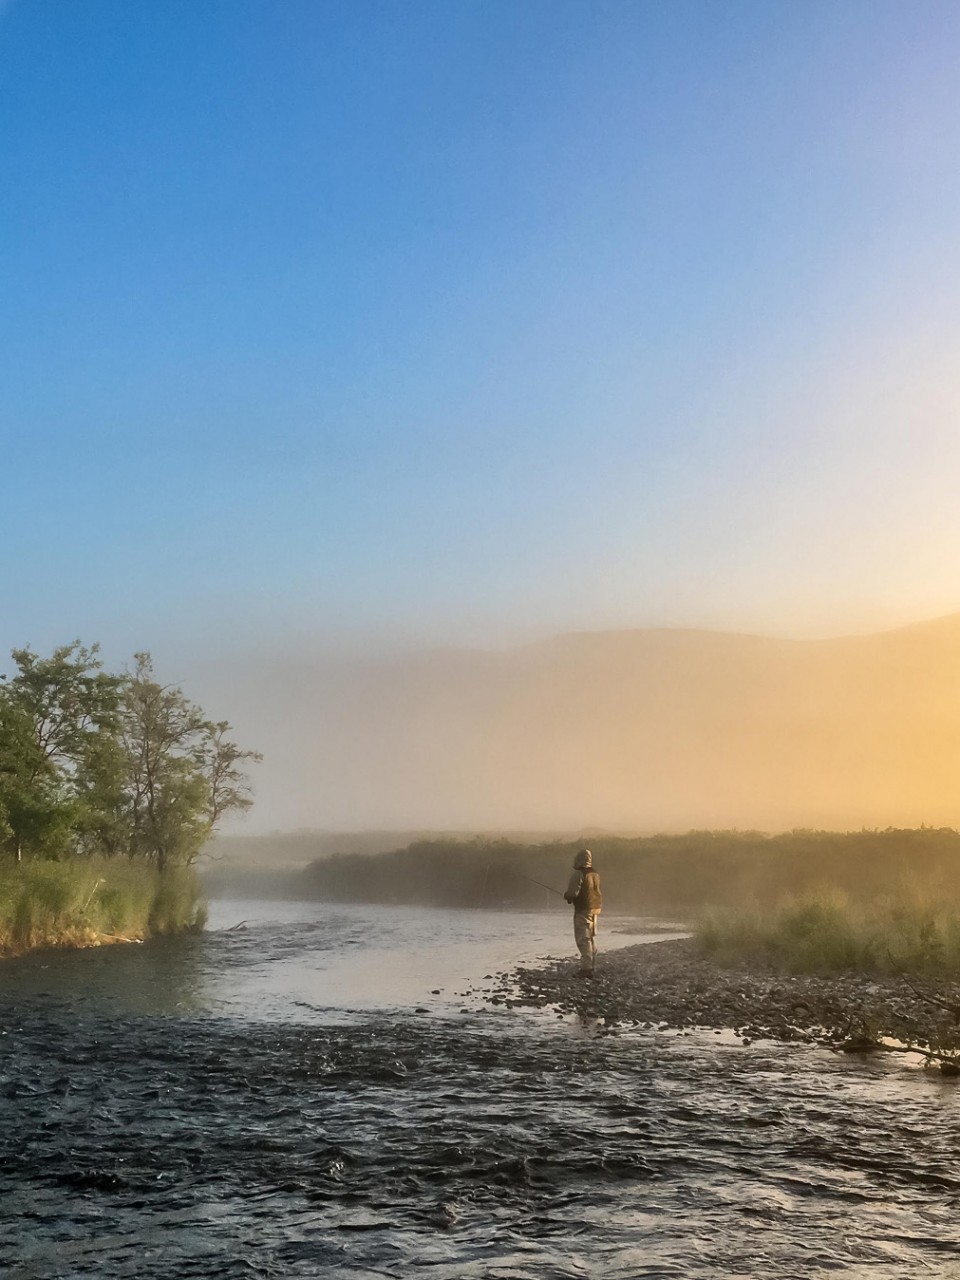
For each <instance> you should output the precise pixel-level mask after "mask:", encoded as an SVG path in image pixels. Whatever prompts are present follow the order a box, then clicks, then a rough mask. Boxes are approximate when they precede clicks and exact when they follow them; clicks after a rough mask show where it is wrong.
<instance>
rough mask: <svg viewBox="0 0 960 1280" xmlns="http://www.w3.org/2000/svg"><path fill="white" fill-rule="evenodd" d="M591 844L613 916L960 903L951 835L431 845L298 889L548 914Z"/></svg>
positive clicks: (328, 868)
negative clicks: (825, 900) (821, 897)
mask: <svg viewBox="0 0 960 1280" xmlns="http://www.w3.org/2000/svg"><path fill="white" fill-rule="evenodd" d="M584 844H588V845H589V847H590V848H591V849H592V850H593V854H594V865H595V866H596V867H597V868H598V869H599V871H600V873H601V876H602V879H603V896H604V903H605V904H606V907H607V909H608V910H609V911H611V912H616V911H623V912H629V913H637V914H641V915H671V914H677V915H680V916H683V917H689V916H692V915H696V914H697V913H698V912H699V911H701V910H702V909H703V908H704V907H710V906H714V907H729V908H742V907H747V908H750V907H757V908H759V909H763V910H769V909H772V908H774V907H775V906H776V905H777V904H778V903H781V902H783V901H784V900H786V899H791V898H802V897H804V896H807V895H810V894H818V893H821V892H829V891H837V892H840V893H843V894H846V895H848V896H849V897H850V898H851V899H852V900H854V901H865V902H869V901H873V900H876V899H881V898H888V899H891V900H899V901H903V900H914V899H925V900H930V901H939V902H942V903H954V904H960V833H958V832H957V831H956V830H954V829H953V828H951V827H943V828H935V827H920V828H912V829H911V828H908V829H896V828H888V829H886V830H869V829H868V830H862V831H847V832H839V831H813V830H794V831H788V832H784V833H782V834H778V835H768V834H766V833H764V832H760V831H689V832H686V833H683V834H661V835H651V836H629V837H628V836H604V835H594V836H591V837H590V838H589V839H588V840H577V841H549V842H546V843H541V844H526V843H521V842H516V841H510V840H497V839H488V838H478V839H474V840H470V841H464V840H422V841H417V842H415V843H413V844H411V845H409V846H408V847H407V848H405V849H398V850H395V851H393V852H390V853H382V854H378V855H364V854H360V853H349V854H347V853H344V854H339V855H335V856H333V857H328V858H320V859H317V860H316V861H314V862H312V863H311V864H310V865H309V866H307V867H306V868H304V870H303V871H302V872H301V873H300V874H299V876H298V878H297V885H296V888H297V889H298V891H299V892H300V893H301V894H302V895H303V896H305V897H309V898H319V899H322V900H326V901H332V902H338V901H339V902H349V901H354V902H387V903H413V904H419V905H432V906H444V907H513V908H528V909H538V908H543V907H546V906H557V905H558V904H560V903H561V898H560V894H559V891H560V890H562V889H563V887H564V886H565V884H566V882H567V877H568V876H569V873H570V864H571V861H572V859H573V855H574V853H575V852H576V850H577V849H578V848H581V847H583V845H584ZM544 885H549V886H550V889H545V888H544V887H543V886H544ZM551 890H552V892H551Z"/></svg>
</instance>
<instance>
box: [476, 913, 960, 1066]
mask: <svg viewBox="0 0 960 1280" xmlns="http://www.w3.org/2000/svg"><path fill="white" fill-rule="evenodd" d="M489 998H490V999H491V1001H492V1002H493V1003H494V1004H499V1005H506V1006H512V1007H537V1008H546V1007H553V1008H556V1010H557V1011H558V1013H559V1014H562V1015H566V1014H576V1015H578V1016H580V1017H581V1018H583V1019H585V1020H591V1021H594V1022H596V1024H597V1025H598V1027H599V1028H600V1029H602V1030H604V1031H609V1032H615V1031H616V1030H617V1029H618V1028H626V1027H642V1028H645V1029H658V1030H661V1031H667V1030H671V1029H673V1030H680V1031H683V1030H689V1029H692V1028H707V1029H713V1030H723V1029H729V1030H731V1031H733V1032H734V1033H735V1034H736V1035H738V1036H740V1037H742V1039H743V1041H744V1042H745V1043H749V1042H751V1041H753V1040H760V1039H770V1040H781V1041H800V1042H803V1043H807V1044H824V1045H827V1046H829V1047H831V1048H840V1049H844V1050H846V1051H848V1052H854V1051H861V1052H866V1051H869V1050H872V1049H880V1048H897V1047H898V1046H901V1047H902V1046H904V1045H910V1046H914V1047H916V1048H917V1049H918V1050H919V1051H920V1052H925V1053H926V1054H927V1056H929V1057H931V1058H932V1059H933V1060H934V1061H935V1062H936V1063H937V1065H941V1066H942V1069H944V1071H945V1073H947V1074H954V1072H955V1070H956V1069H957V1068H958V1064H957V1062H956V1061H955V1060H956V1058H957V1056H958V1055H960V1025H958V1023H960V990H958V984H956V983H952V982H947V981H942V980H930V979H927V978H924V979H919V978H918V979H907V978H903V977H875V976H871V975H863V974H854V973H850V974H839V975H831V976H828V977H821V976H814V975H799V976H797V975H789V974H783V973H776V972H773V971H771V970H770V969H769V968H764V967H763V965H762V964H761V963H751V964H741V965H739V966H737V967H734V968H721V967H720V966H719V965H718V964H716V963H715V962H714V961H713V960H711V959H710V958H708V957H706V956H704V955H703V954H702V953H701V952H700V951H699V950H698V948H697V946H696V944H695V942H694V940H693V939H691V938H683V939H671V940H668V941H664V942H652V943H642V944H638V945H637V946H632V947H625V948H623V949H622V950H620V951H612V952H608V953H606V954H603V955H601V956H600V957H599V958H598V961H597V970H596V974H595V976H594V977H593V978H592V979H590V978H583V977H581V976H580V974H579V972H578V964H577V962H576V961H574V960H552V961H550V962H548V963H547V964H546V965H544V966H542V967H539V968H535V969H532V968H520V969H517V970H516V971H514V972H513V973H511V974H503V975H499V979H498V983H497V986H496V988H495V989H494V991H493V992H492V993H491V995H490V996H489ZM886 1041H895V1042H897V1043H896V1044H895V1045H890V1044H886V1043H884V1042H886Z"/></svg>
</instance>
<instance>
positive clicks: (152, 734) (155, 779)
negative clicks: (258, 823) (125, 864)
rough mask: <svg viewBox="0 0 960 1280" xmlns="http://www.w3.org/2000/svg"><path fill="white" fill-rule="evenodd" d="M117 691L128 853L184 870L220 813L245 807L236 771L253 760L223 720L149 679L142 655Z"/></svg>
mask: <svg viewBox="0 0 960 1280" xmlns="http://www.w3.org/2000/svg"><path fill="white" fill-rule="evenodd" d="M135 662H136V666H135V668H134V672H133V675H132V676H131V677H130V679H129V681H128V683H127V685H126V688H125V690H124V702H123V714H122V735H121V736H122V741H123V747H124V751H125V754H126V761H127V769H128V778H127V787H128V797H129V814H130V827H131V831H130V848H131V852H132V853H134V854H139V855H141V856H143V857H148V858H152V859H154V860H155V861H156V863H157V865H158V866H159V867H160V868H161V869H163V868H165V867H166V866H168V865H171V864H177V865H189V864H190V863H192V862H193V861H195V859H196V858H197V857H198V855H199V853H200V851H201V849H202V847H203V845H204V843H205V842H206V840H207V839H208V838H209V836H210V835H211V834H212V833H213V831H214V829H215V828H216V826H217V824H218V823H219V822H220V820H221V819H222V818H223V816H224V815H225V814H227V813H229V812H231V811H233V810H238V809H245V808H246V807H247V806H248V805H249V804H250V799H249V792H248V786H247V782H246V778H245V775H244V772H243V765H244V764H245V763H246V762H254V761H257V760H259V759H260V758H261V757H260V756H259V754H258V753H257V752H254V751H241V749H240V748H239V747H238V746H236V744H235V743H233V742H231V741H230V740H229V739H228V738H227V734H228V732H229V730H230V726H229V724H228V723H227V722H226V721H219V722H217V723H212V722H211V721H209V720H207V719H205V717H204V715H203V712H202V711H201V710H200V708H199V707H197V706H196V705H195V704H193V703H192V702H190V701H188V699H187V698H186V697H185V696H184V694H183V693H182V691H181V690H180V689H179V688H177V687H176V686H172V685H161V684H158V683H157V681H156V680H155V679H154V675H153V662H152V659H151V657H150V655H149V654H148V653H138V654H136V655H135Z"/></svg>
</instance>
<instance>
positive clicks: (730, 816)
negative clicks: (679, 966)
mask: <svg viewBox="0 0 960 1280" xmlns="http://www.w3.org/2000/svg"><path fill="white" fill-rule="evenodd" d="M184 683H185V685H186V687H188V688H189V689H190V690H191V691H192V692H194V693H195V694H196V696H197V697H198V698H199V700H200V701H201V702H202V703H203V705H204V706H209V707H210V708H211V710H213V711H215V712H218V713H219V709H220V708H223V714H225V715H229V717H230V719H231V721H232V723H233V724H234V726H235V728H236V731H237V734H238V737H239V738H240V740H241V741H243V742H244V744H245V745H249V746H252V747H255V748H256V749H258V750H261V751H262V752H263V753H264V762H263V764H262V766H261V767H260V768H259V769H258V771H257V776H256V779H255V787H256V807H255V809H254V811H253V814H252V815H251V817H250V818H249V819H248V820H247V821H246V823H245V825H244V826H243V827H242V828H240V830H243V831H246V832H249V833H256V832H266V831H271V830H281V829H282V830H292V829H297V828H323V829H327V830H361V829H370V828H380V829H382V828H391V829H400V830H415V831H422V830H430V829H443V830H464V831H470V830H478V831H480V830H482V831H488V832H489V831H492V830H498V829H504V830H508V829H509V830H513V831H517V830H528V831H558V830H568V831H571V832H574V831H576V830H578V829H581V828H586V827H594V828H595V827H602V828H604V829H606V830H608V831H624V832H650V831H671V830H674V831H677V830H679V831H682V830H688V829H691V828H694V827H713V828H717V827H740V828H743V827H751V828H757V829H762V830H767V831H779V830H788V829H791V828H794V827H819V828H824V829H826V828H830V829H835V830H836V829H850V828H858V827H861V826H868V827H884V826H888V825H889V826H919V825H921V824H922V823H928V824H934V825H953V824H955V823H956V822H957V819H958V816H960V815H958V809H960V804H958V800H957V792H956V778H957V776H958V772H960V738H958V736H957V734H956V731H955V727H954V725H955V722H956V714H957V708H958V703H960V615H954V616H951V617H948V618H943V619H939V620H936V621H933V622H927V623H923V624H919V625H916V626H912V627H907V628H903V629H900V630H897V631H889V632H884V633H880V634H876V635H869V636H852V637H843V638H838V639H834V640H816V641H813V640H777V639H771V638H768V637H760V636H750V635H738V634H730V633H720V632H709V631H696V630H663V629H656V630H640V631H617V632H596V633H577V634H570V635H563V636H558V637H555V638H553V639H550V640H546V641H542V642H537V643H533V644H526V645H522V646H518V647H515V648H511V649H507V650H500V651H492V650H481V649H443V650H432V651H430V650H423V651H420V652H410V651H406V652H402V653H396V654H394V655H385V654H382V653H381V654H379V655H377V654H374V653H366V654H360V655H358V656H357V657H354V658H351V657H349V656H346V655H344V654H342V653H341V654H339V655H336V654H330V653H320V654H318V655H317V656H316V657H311V656H310V655H305V654H303V653H302V652H300V653H296V654H284V653H282V652H261V653H258V654H251V655H248V656H239V655H234V656H230V655H229V654H228V655H227V656H225V657H223V658H222V659H221V660H220V661H218V662H214V661H213V660H206V661H196V662H195V663H193V664H192V666H191V669H190V670H189V672H188V673H186V675H185V679H184Z"/></svg>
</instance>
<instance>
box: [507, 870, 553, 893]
mask: <svg viewBox="0 0 960 1280" xmlns="http://www.w3.org/2000/svg"><path fill="white" fill-rule="evenodd" d="M513 874H514V875H515V876H519V877H520V879H521V880H528V881H529V882H530V884H538V885H539V886H540V888H541V889H548V890H549V891H550V893H555V894H556V895H557V897H558V898H562V897H563V896H564V895H563V893H562V891H561V890H560V889H555V888H554V887H553V885H552V884H544V883H543V881H542V880H534V878H533V876H525V875H524V874H523V872H522V871H515V872H514V873H513Z"/></svg>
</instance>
